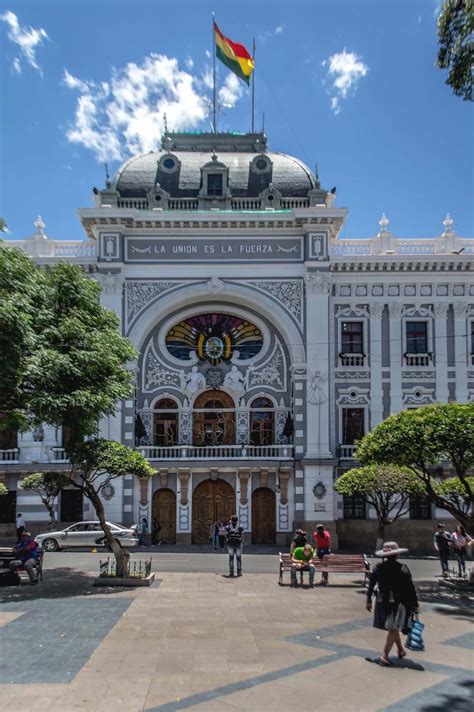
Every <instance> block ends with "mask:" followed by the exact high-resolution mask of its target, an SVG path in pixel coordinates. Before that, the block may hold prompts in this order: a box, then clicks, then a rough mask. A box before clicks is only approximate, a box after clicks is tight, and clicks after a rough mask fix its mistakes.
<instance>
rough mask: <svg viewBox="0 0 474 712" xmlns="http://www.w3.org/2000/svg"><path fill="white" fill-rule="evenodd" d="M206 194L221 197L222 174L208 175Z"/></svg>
mask: <svg viewBox="0 0 474 712" xmlns="http://www.w3.org/2000/svg"><path fill="white" fill-rule="evenodd" d="M207 194H208V195H222V173H208V175H207Z"/></svg>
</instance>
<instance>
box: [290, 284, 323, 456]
mask: <svg viewBox="0 0 474 712" xmlns="http://www.w3.org/2000/svg"><path fill="white" fill-rule="evenodd" d="M329 280H330V276H329V274H327V273H321V272H316V273H311V274H307V275H306V277H305V287H306V353H307V358H306V365H307V374H306V457H314V458H330V457H331V452H330V450H329V398H328V374H329V289H330V282H329ZM297 428H298V424H296V429H295V435H297V434H298V429H297Z"/></svg>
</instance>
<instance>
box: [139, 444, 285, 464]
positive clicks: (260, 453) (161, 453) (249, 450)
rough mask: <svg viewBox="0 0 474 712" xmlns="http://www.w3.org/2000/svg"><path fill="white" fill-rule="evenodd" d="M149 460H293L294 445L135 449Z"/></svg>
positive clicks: (141, 447) (146, 446)
mask: <svg viewBox="0 0 474 712" xmlns="http://www.w3.org/2000/svg"><path fill="white" fill-rule="evenodd" d="M135 449H136V450H138V452H140V453H141V454H142V455H143V456H144V457H146V458H147V460H253V459H266V460H291V458H292V457H293V446H292V445H203V446H200V445H173V446H171V447H159V446H155V445H144V446H140V447H137V448H135Z"/></svg>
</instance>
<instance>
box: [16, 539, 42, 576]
mask: <svg viewBox="0 0 474 712" xmlns="http://www.w3.org/2000/svg"><path fill="white" fill-rule="evenodd" d="M13 553H14V554H15V556H16V558H15V560H14V561H11V562H10V566H9V568H10V571H16V570H17V569H19V568H20V567H23V568H24V569H25V571H26V573H27V574H28V576H29V577H30V582H31V583H33V584H35V583H38V571H37V569H36V566H37V562H38V558H39V554H38V544H37V543H36V542H35V541H33V539H32V537H31V534H30V532H22V535H21V539H20V541H19V542H18V544H17V545H16V546H15V548H14V549H13Z"/></svg>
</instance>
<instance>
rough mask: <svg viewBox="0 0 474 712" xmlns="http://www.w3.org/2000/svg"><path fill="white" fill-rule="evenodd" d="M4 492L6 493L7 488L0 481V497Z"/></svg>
mask: <svg viewBox="0 0 474 712" xmlns="http://www.w3.org/2000/svg"><path fill="white" fill-rule="evenodd" d="M4 494H8V489H7V487H6V486H5V485H4V484H3V482H0V497H1V496H2V495H4Z"/></svg>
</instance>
